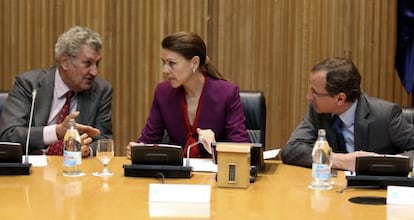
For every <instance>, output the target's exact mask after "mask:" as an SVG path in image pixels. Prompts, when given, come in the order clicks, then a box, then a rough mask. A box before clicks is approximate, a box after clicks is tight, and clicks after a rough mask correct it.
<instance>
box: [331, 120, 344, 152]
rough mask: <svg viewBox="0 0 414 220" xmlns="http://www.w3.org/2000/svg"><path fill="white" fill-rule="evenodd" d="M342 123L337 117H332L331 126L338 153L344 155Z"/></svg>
mask: <svg viewBox="0 0 414 220" xmlns="http://www.w3.org/2000/svg"><path fill="white" fill-rule="evenodd" d="M343 125H344V124H343V122H342V120H341V119H340V118H339V116H338V115H334V116H333V117H332V126H333V128H334V130H335V134H336V140H337V142H338V153H346V152H347V150H346V144H345V138H344V135H343V133H342V127H343Z"/></svg>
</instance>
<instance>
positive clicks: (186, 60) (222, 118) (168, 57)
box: [127, 32, 249, 158]
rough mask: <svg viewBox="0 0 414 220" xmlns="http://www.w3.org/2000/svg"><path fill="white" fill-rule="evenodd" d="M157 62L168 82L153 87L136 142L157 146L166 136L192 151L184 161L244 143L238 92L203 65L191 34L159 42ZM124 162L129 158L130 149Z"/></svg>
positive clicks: (204, 58)
mask: <svg viewBox="0 0 414 220" xmlns="http://www.w3.org/2000/svg"><path fill="white" fill-rule="evenodd" d="M162 48H163V49H162V52H161V60H162V62H163V73H164V74H165V75H166V76H167V78H168V81H164V82H161V83H160V84H158V86H157V88H156V89H155V92H154V99H153V103H152V107H151V112H150V115H149V117H148V119H147V122H146V125H145V127H144V129H143V130H142V134H141V137H140V138H138V140H137V142H141V143H159V142H160V141H161V139H162V137H163V135H164V131H165V130H166V131H167V133H168V136H169V139H170V141H171V143H173V144H177V145H180V146H183V147H184V149H183V150H184V155H185V156H186V152H187V147H188V146H189V145H190V144H192V143H195V142H197V141H200V142H201V144H199V146H198V147H197V146H195V147H192V148H191V149H190V150H191V151H190V157H210V154H211V143H212V142H215V141H216V140H217V141H231V142H249V137H248V134H247V130H246V127H245V117H244V114H243V109H242V106H241V102H240V95H239V87H238V86H237V85H235V84H233V83H230V82H228V81H226V80H224V79H223V76H222V75H221V74H220V73H219V72H218V71H217V70H216V69H215V68H214V66H213V65H212V64H210V63H209V58H208V57H207V56H206V46H205V43H204V42H203V40H202V39H201V38H200V37H199V36H198V35H196V34H193V33H187V32H178V33H174V34H171V35H169V36H167V37H165V38H164V39H163V41H162ZM133 143H134V142H131V143H129V145H128V146H127V156H128V158H130V147H131V144H133Z"/></svg>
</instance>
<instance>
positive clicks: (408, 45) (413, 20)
mask: <svg viewBox="0 0 414 220" xmlns="http://www.w3.org/2000/svg"><path fill="white" fill-rule="evenodd" d="M397 10H398V11H397V51H396V54H395V68H396V69H397V72H398V76H399V77H400V79H401V82H402V84H403V85H404V88H405V90H406V91H407V93H411V91H412V90H413V85H414V0H398V5H397Z"/></svg>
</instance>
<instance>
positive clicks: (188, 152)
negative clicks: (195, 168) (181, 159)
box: [185, 141, 201, 167]
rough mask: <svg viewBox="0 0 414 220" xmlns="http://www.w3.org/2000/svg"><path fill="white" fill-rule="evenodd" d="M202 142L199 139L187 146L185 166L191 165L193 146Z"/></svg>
mask: <svg viewBox="0 0 414 220" xmlns="http://www.w3.org/2000/svg"><path fill="white" fill-rule="evenodd" d="M200 143H201V141H197V142H195V143H192V144H190V145H188V147H187V159H186V160H185V166H186V167H189V166H190V150H191V148H192V147H194V146H196V145H198V144H200Z"/></svg>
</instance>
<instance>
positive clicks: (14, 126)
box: [0, 27, 112, 156]
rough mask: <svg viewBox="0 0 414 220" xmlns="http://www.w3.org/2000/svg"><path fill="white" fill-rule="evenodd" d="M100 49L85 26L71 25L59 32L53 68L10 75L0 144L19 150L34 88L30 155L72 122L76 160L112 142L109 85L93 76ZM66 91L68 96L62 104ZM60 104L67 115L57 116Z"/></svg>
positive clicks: (53, 141) (61, 134)
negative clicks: (77, 138)
mask: <svg viewBox="0 0 414 220" xmlns="http://www.w3.org/2000/svg"><path fill="white" fill-rule="evenodd" d="M101 47H102V42H101V39H100V36H99V34H98V33H96V32H94V31H92V30H91V29H89V28H83V27H73V28H70V29H69V30H68V31H66V32H65V33H63V34H62V35H61V36H60V37H59V38H58V40H57V43H56V46H55V58H56V64H57V65H56V66H53V67H51V68H50V69H46V70H32V71H28V72H25V73H22V74H19V75H18V76H17V77H16V81H15V84H14V86H13V88H12V90H11V91H10V93H9V96H8V99H7V100H6V102H5V104H4V108H3V110H2V112H1V115H0V140H1V141H12V142H18V143H21V144H22V145H23V146H25V143H26V136H27V132H28V127H29V115H30V110H31V103H32V91H33V90H34V89H36V91H37V98H36V99H35V103H34V111H33V112H34V113H33V122H32V128H31V133H30V146H29V152H30V153H31V154H38V153H41V152H42V150H47V149H48V147H49V146H52V145H54V144H56V143H58V142H59V141H61V140H62V139H63V137H64V135H65V132H66V129H67V128H68V123H69V120H70V119H72V118H75V119H76V122H77V123H78V124H77V126H76V127H77V129H78V130H79V133H80V134H81V139H82V156H88V155H89V156H92V155H93V151H94V148H95V143H94V140H97V139H100V138H112V121H111V114H112V110H111V108H112V107H111V102H112V86H111V85H110V83H109V82H107V81H105V80H103V79H100V78H99V77H97V73H98V65H99V62H100V60H101V55H100V51H101ZM67 93H68V94H69V93H71V94H72V96H73V97H72V96H71V98H70V100H71V101H70V102H69V103H68V104H66V103H67V100H68V99H69V98H67V96H66V94H67ZM65 105H67V106H68V107H69V106H70V107H69V115H67V116H63V117H61V113H60V112H61V109H62V107H64V106H65ZM65 115H66V114H65ZM59 117H61V118H62V120H63V122H60V121H62V120H59ZM49 149H50V148H49Z"/></svg>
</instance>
